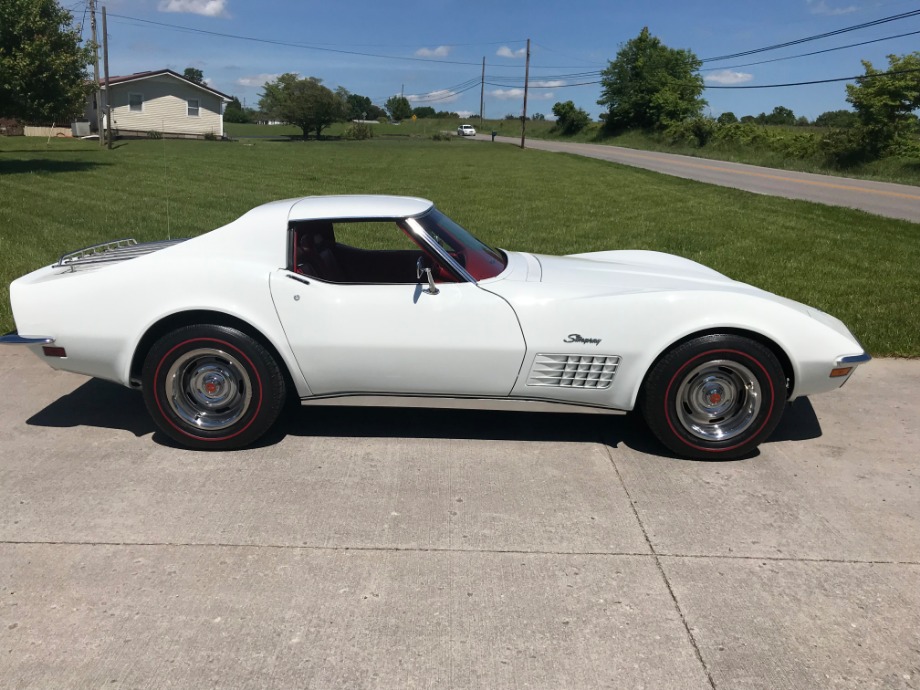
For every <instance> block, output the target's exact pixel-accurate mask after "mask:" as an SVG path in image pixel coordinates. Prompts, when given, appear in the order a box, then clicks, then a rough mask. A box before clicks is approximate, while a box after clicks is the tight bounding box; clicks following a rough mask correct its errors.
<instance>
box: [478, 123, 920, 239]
mask: <svg viewBox="0 0 920 690" xmlns="http://www.w3.org/2000/svg"><path fill="white" fill-rule="evenodd" d="M475 138H476V139H478V140H480V141H489V140H490V138H491V137H489V136H486V135H482V134H479V135H477V136H476V137H475ZM495 141H496V142H501V143H505V144H517V145H520V143H521V139H520V137H518V138H516V139H515V138H512V137H496V138H495ZM526 146H527V148H531V149H538V150H541V151H553V152H556V153H573V154H576V155H579V156H587V157H589V158H599V159H601V160H606V161H612V162H614V163H622V164H623V165H631V166H634V167H637V168H646V169H648V170H654V171H655V172H660V173H664V174H666V175H674V176H676V177H685V178H688V179H691V180H699V181H700V182H709V183H710V184H717V185H721V186H723V187H734V188H736V189H744V190H746V191H749V192H756V193H757V194H769V195H773V196H782V197H786V198H787V199H805V200H806V201H816V202H818V203H822V204H830V205H832V206H846V207H848V208H856V209H860V210H862V211H867V212H869V213H874V214H877V215H880V216H888V217H890V218H902V219H905V220H910V221H913V222H915V223H920V187H914V186H911V185H903V184H892V183H890V182H872V181H868V180H854V179H850V178H846V177H832V176H830V175H814V174H812V173H802V172H794V171H791V170H777V169H775V168H761V167H759V166H756V165H744V164H743V163H728V162H724V161H715V160H709V159H705V158H694V157H692V156H679V155H676V154H673V153H656V152H654V151H638V150H635V149H627V148H622V147H619V146H605V145H603V144H574V143H567V142H561V141H542V140H540V139H528V140H527V143H526Z"/></svg>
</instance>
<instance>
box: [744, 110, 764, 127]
mask: <svg viewBox="0 0 920 690" xmlns="http://www.w3.org/2000/svg"><path fill="white" fill-rule="evenodd" d="M761 114H762V113H761ZM740 122H741V124H743V125H753V124H757V118H756V117H754V116H753V115H742V116H741V120H740Z"/></svg>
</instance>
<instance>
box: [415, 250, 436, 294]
mask: <svg viewBox="0 0 920 690" xmlns="http://www.w3.org/2000/svg"><path fill="white" fill-rule="evenodd" d="M428 264H429V261H428V258H427V257H426V256H420V257H419V258H418V261H417V262H416V264H415V277H416V278H418V280H421V279H422V276H427V277H428V288H427V289H423V290H422V292H427V293H428V294H429V295H437V294H438V293H439V292H441V291H440V290H438V287H437V285H435V284H434V277H433V276H432V275H431V267H430V266H429V265H428Z"/></svg>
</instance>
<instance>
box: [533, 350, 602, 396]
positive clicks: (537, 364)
mask: <svg viewBox="0 0 920 690" xmlns="http://www.w3.org/2000/svg"><path fill="white" fill-rule="evenodd" d="M619 363H620V358H619V356H617V355H537V357H536V359H534V363H533V368H532V369H531V370H530V377H529V378H528V379H527V385H528V386H553V387H555V388H609V387H610V384H611V382H612V381H613V377H614V375H616V373H617V365H618V364H619Z"/></svg>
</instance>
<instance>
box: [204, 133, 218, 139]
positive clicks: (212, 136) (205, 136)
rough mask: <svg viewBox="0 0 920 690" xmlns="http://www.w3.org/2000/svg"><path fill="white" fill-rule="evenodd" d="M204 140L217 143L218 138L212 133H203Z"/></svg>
mask: <svg viewBox="0 0 920 690" xmlns="http://www.w3.org/2000/svg"><path fill="white" fill-rule="evenodd" d="M204 139H205V141H217V139H218V137H217V135H216V134H214V132H205V135H204Z"/></svg>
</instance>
